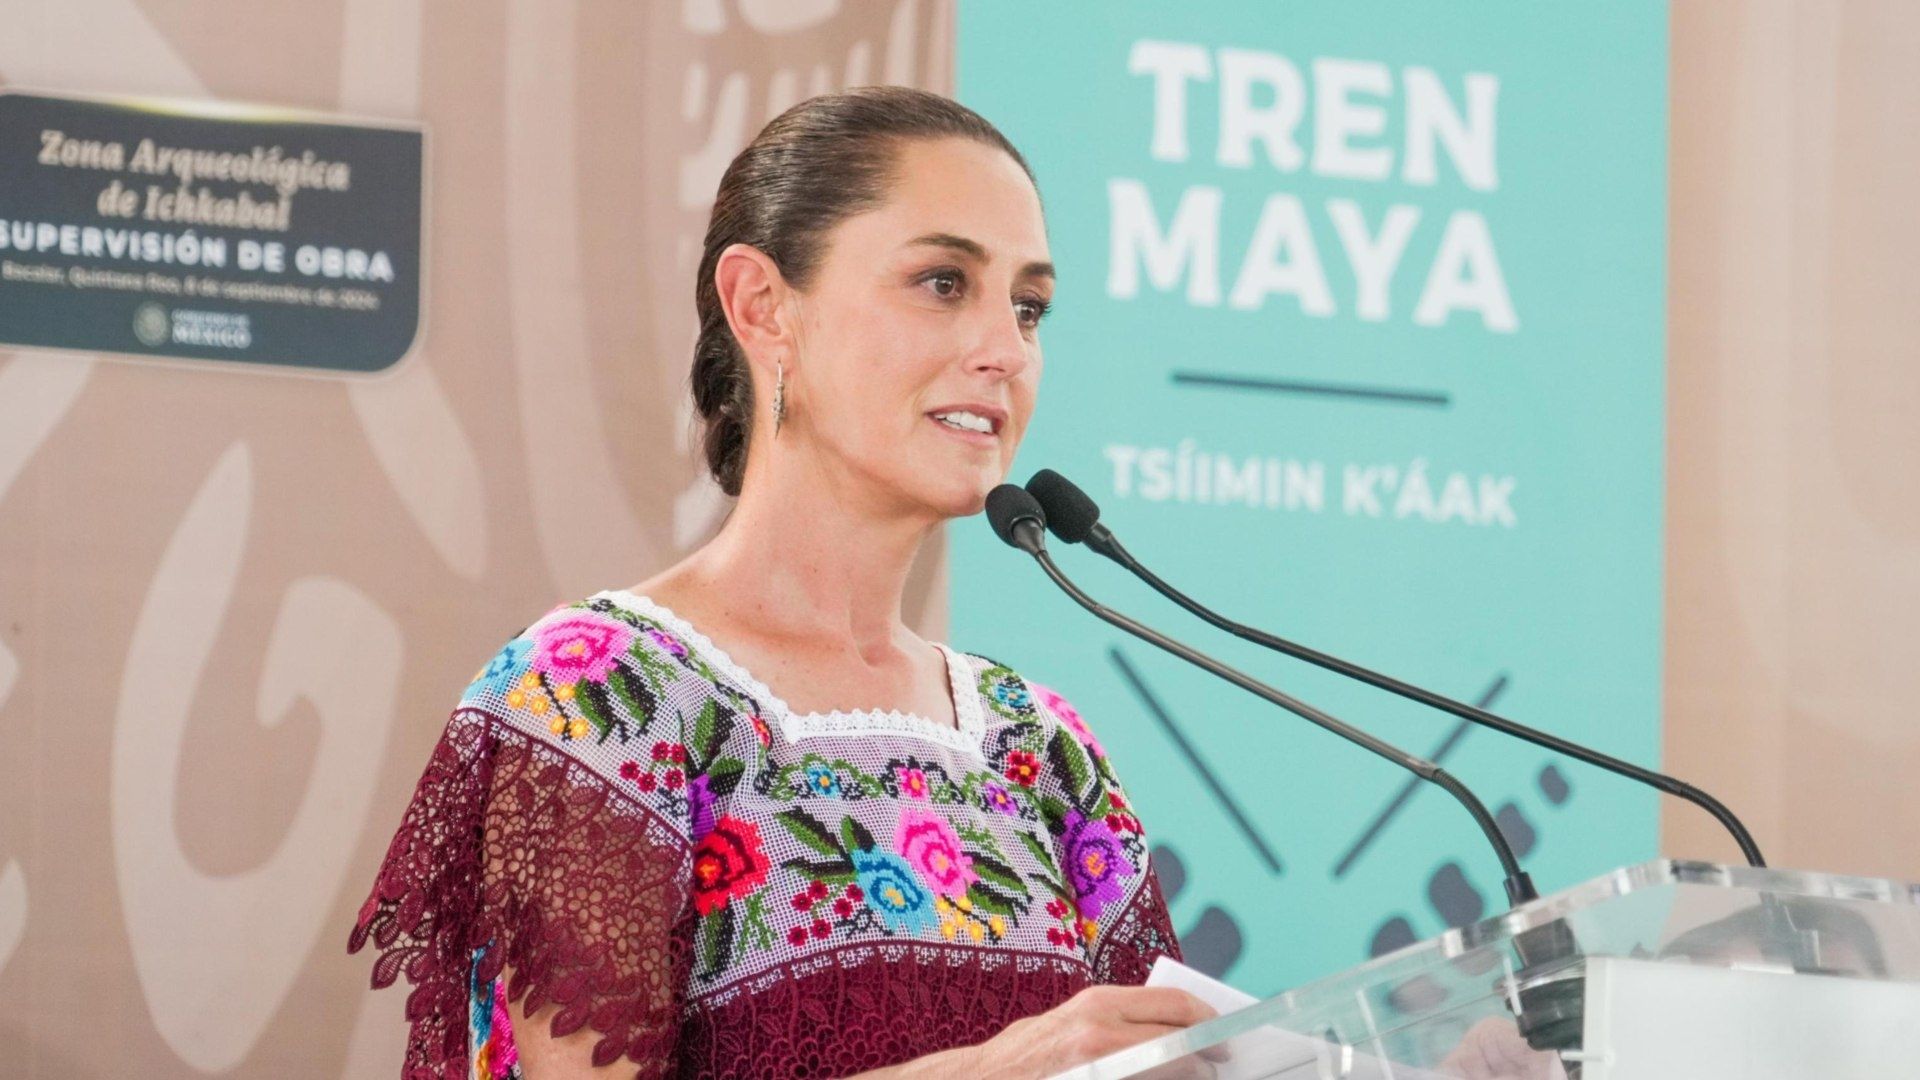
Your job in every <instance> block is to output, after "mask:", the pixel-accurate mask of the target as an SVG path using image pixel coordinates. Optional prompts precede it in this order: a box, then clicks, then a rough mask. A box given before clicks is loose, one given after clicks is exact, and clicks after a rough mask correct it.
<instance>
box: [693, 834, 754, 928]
mask: <svg viewBox="0 0 1920 1080" xmlns="http://www.w3.org/2000/svg"><path fill="white" fill-rule="evenodd" d="M766 880H767V855H766V852H765V851H764V850H763V849H762V848H761V846H760V826H758V825H755V824H754V823H753V822H751V821H742V820H740V819H739V818H737V817H733V816H731V815H727V816H723V817H721V818H720V819H719V820H718V821H716V822H714V823H713V831H711V832H709V833H707V835H706V836H704V837H701V839H700V843H698V844H697V845H695V846H694V849H693V907H694V910H696V911H698V912H699V913H700V914H702V915H711V914H713V913H714V912H715V911H718V910H719V909H720V908H721V907H722V906H723V905H725V904H726V903H727V902H728V901H729V900H734V899H737V898H739V897H743V896H746V895H748V894H749V893H752V892H753V891H754V890H755V889H758V888H759V887H760V886H761V885H762V884H764V883H765V882H766Z"/></svg>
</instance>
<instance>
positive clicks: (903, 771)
mask: <svg viewBox="0 0 1920 1080" xmlns="http://www.w3.org/2000/svg"><path fill="white" fill-rule="evenodd" d="M893 776H894V779H895V780H897V781H898V782H899V784H900V794H902V795H905V796H906V797H907V798H909V799H919V800H921V801H922V802H924V801H926V799H927V794H928V792H927V773H926V770H924V769H909V768H907V767H906V766H905V765H898V766H895V767H894V770H893Z"/></svg>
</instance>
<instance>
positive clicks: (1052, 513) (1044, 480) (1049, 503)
mask: <svg viewBox="0 0 1920 1080" xmlns="http://www.w3.org/2000/svg"><path fill="white" fill-rule="evenodd" d="M1027 491H1028V492H1029V493H1030V494H1032V496H1033V497H1034V498H1036V499H1038V500H1040V508H1041V510H1043V511H1044V512H1045V513H1046V515H1047V528H1049V529H1052V530H1053V535H1055V536H1057V537H1059V538H1060V539H1062V540H1065V541H1066V542H1067V543H1069V544H1078V543H1080V542H1081V541H1083V540H1085V539H1086V538H1087V535H1088V534H1089V533H1091V532H1093V527H1094V526H1095V525H1098V524H1099V523H1100V505H1099V504H1098V503H1096V502H1094V501H1093V498H1092V496H1090V495H1088V494H1087V493H1086V492H1084V491H1081V490H1080V485H1078V484H1076V483H1074V482H1073V481H1071V480H1069V479H1067V478H1066V477H1064V476H1061V475H1060V474H1059V473H1057V472H1054V471H1053V470H1052V469H1041V470H1040V471H1039V472H1037V473H1034V474H1033V479H1031V480H1028V481H1027Z"/></svg>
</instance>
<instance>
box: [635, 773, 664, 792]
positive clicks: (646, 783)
mask: <svg viewBox="0 0 1920 1080" xmlns="http://www.w3.org/2000/svg"><path fill="white" fill-rule="evenodd" d="M634 783H636V784H638V785H640V790H641V791H652V790H653V789H654V788H655V787H657V786H658V785H659V783H660V781H659V780H657V779H655V778H654V775H653V774H652V773H650V772H648V773H641V774H640V779H638V780H635V781H634Z"/></svg>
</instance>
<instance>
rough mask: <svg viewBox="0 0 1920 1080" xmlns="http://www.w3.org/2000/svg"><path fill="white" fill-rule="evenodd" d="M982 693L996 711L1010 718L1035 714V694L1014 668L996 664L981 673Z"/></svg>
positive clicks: (1029, 716)
mask: <svg viewBox="0 0 1920 1080" xmlns="http://www.w3.org/2000/svg"><path fill="white" fill-rule="evenodd" d="M980 694H981V696H983V697H985V698H986V699H987V704H988V705H989V706H990V707H991V708H992V709H993V711H994V712H996V713H999V714H1000V715H1001V716H1003V717H1005V718H1007V719H1008V720H1027V719H1031V718H1032V716H1033V694H1032V693H1031V692H1030V691H1029V690H1028V689H1027V684H1026V681H1025V680H1023V679H1021V678H1020V676H1019V675H1017V674H1015V673H1014V671H1013V669H1012V668H1007V667H1001V666H999V665H994V666H993V667H989V668H987V669H986V670H985V671H982V672H981V673H980Z"/></svg>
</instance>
